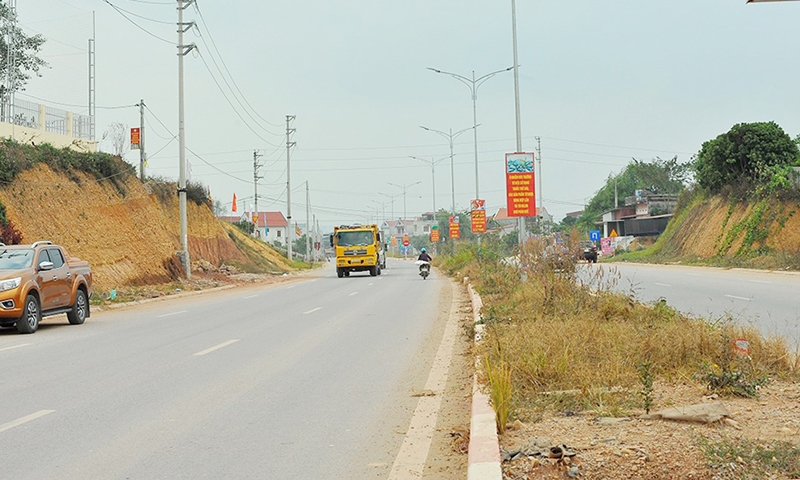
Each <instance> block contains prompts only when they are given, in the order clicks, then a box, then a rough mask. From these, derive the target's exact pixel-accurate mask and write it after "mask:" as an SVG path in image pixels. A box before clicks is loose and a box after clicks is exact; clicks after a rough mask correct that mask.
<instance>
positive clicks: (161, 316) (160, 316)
mask: <svg viewBox="0 0 800 480" xmlns="http://www.w3.org/2000/svg"><path fill="white" fill-rule="evenodd" d="M187 311H188V310H181V311H180V312H172V313H165V314H164V315H159V316H158V317H156V318H164V317H171V316H172V315H179V314H181V313H186V312H187Z"/></svg>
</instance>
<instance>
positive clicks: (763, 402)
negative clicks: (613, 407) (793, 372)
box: [501, 381, 800, 480]
mask: <svg viewBox="0 0 800 480" xmlns="http://www.w3.org/2000/svg"><path fill="white" fill-rule="evenodd" d="M655 387H656V388H655V391H654V394H655V395H654V398H655V406H654V408H653V410H652V411H657V410H660V409H662V408H669V407H678V406H688V405H692V404H697V403H707V402H714V401H720V402H722V404H723V405H724V406H725V408H726V409H727V411H728V413H729V415H730V419H731V420H732V421H726V422H718V423H715V424H710V425H705V424H698V423H686V422H675V421H668V420H644V419H639V418H637V416H638V415H633V416H631V417H628V419H625V420H619V419H617V420H610V421H607V420H598V419H597V418H596V416H595V415H594V414H593V412H590V411H585V412H577V413H575V412H566V413H562V414H545V415H543V416H542V417H541V418H537V419H536V420H535V421H529V422H527V423H523V422H516V423H515V425H514V428H512V429H510V430H508V431H507V432H506V433H505V434H504V435H502V436H501V447H502V449H503V450H505V451H506V452H509V453H514V452H516V451H519V450H521V449H522V450H524V449H525V447H526V446H531V445H541V446H543V447H545V449H547V447H548V446H555V445H565V446H566V450H567V451H568V452H572V453H575V456H574V457H571V458H566V459H565V460H563V461H558V460H554V459H549V458H543V457H539V456H530V457H529V456H527V455H521V456H520V457H519V458H517V459H515V460H511V461H506V462H504V464H503V476H504V479H534V478H535V479H548V478H551V479H554V478H580V479H621V478H627V479H714V480H716V479H725V480H728V479H730V480H733V479H742V478H773V479H789V478H800V477H798V476H791V475H790V474H781V473H777V474H774V475H773V474H763V476H762V474H756V475H755V476H753V474H752V471H753V468H754V465H748V463H749V462H748V460H745V459H743V458H741V457H739V458H737V459H734V461H731V462H724V463H720V464H717V465H711V464H710V462H708V461H707V460H706V459H705V458H704V456H703V452H702V449H701V444H702V442H703V441H704V440H705V441H708V442H710V443H712V444H713V443H718V442H725V441H731V440H736V439H741V438H747V439H750V440H766V441H772V440H780V441H785V442H790V443H791V444H793V445H794V447H795V448H798V447H800V385H798V384H796V383H785V382H780V381H774V382H772V383H770V384H769V385H767V386H766V387H764V388H762V390H761V391H760V395H759V398H757V399H744V398H716V397H709V396H707V392H706V391H705V390H704V389H703V388H702V387H701V386H697V385H686V384H670V385H664V384H662V385H656V386H655ZM652 411H651V412H652ZM639 413H640V414H643V413H644V412H643V411H642V412H639ZM606 422H607V423H606ZM798 474H800V472H797V473H795V475H798Z"/></svg>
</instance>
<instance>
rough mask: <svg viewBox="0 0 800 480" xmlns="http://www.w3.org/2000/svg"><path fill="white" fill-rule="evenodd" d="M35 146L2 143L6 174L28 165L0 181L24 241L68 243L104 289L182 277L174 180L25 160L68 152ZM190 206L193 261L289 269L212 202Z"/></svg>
mask: <svg viewBox="0 0 800 480" xmlns="http://www.w3.org/2000/svg"><path fill="white" fill-rule="evenodd" d="M31 152H32V150H31V147H30V146H26V147H24V148H22V147H20V148H18V147H17V146H15V145H10V144H9V143H6V144H4V145H2V147H0V169H4V170H6V173H7V172H8V169H9V168H11V167H9V164H8V162H9V161H12V160H13V161H17V162H21V164H24V168H20V169H19V171H15V174H14V176H13V179H12V180H10V181H9V180H8V178H9V177H3V179H2V180H0V181H2V183H0V204H2V205H3V206H4V207H5V210H6V218H7V219H8V220H10V221H11V222H12V223H13V224H14V226H15V227H16V228H17V229H18V230H19V231H20V232H21V233H22V235H23V243H31V242H34V241H37V240H50V241H52V242H54V243H57V244H60V245H62V246H64V247H65V248H66V249H67V251H68V252H69V253H70V254H71V255H74V256H77V257H80V258H82V259H84V260H88V261H89V262H90V264H91V266H92V270H93V271H94V275H95V285H96V287H97V288H98V289H100V290H108V289H111V288H116V287H119V286H123V285H142V284H150V283H161V282H167V281H171V280H175V279H177V278H179V277H180V272H181V268H180V264H179V262H178V259H177V256H176V252H177V251H178V250H179V249H180V241H179V232H180V226H179V206H178V197H177V194H175V193H174V192H176V190H177V186H176V185H175V184H168V183H164V182H158V181H154V182H153V183H142V182H141V181H140V180H139V179H138V178H137V177H136V176H135V175H133V174H132V169H131V170H130V171H128V172H127V173H125V172H124V171H123V173H122V174H117V175H115V176H114V177H113V178H103V177H102V175H99V174H98V173H97V172H96V171H95V172H92V173H89V172H87V171H86V170H87V168H82V169H80V168H70V167H69V166H66V167H65V164H66V163H69V162H66V163H65V162H61V163H58V162H55V161H52V159H47V160H41V161H30V160H24V159H22V157H23V156H26V155H27V157H30V156H31V155H47V154H48V152H49V153H53V152H55V153H53V154H54V155H59V154H60V153H59V152H61V151H57V150H54V149H52V148H49V147H45V148H44V149H43V150H42V151H36V152H34V153H31ZM65 155H67V156H68V157H69V158H70V162H72V163H74V164H77V163H78V162H77V161H76V160H75V158H78V159H79V160H80V161H89V160H91V159H89V160H87V159H85V158H83V157H80V156H79V155H77V154H74V153H67V154H65ZM95 155H98V154H95ZM87 158H88V157H87ZM9 159H12V160H9ZM14 159H15V160H14ZM21 159H22V160H21ZM115 161H118V162H122V161H121V160H119V159H116V160H115ZM16 165H17V164H13V166H16ZM125 165H127V164H125ZM98 177H99V178H98ZM165 190H166V193H165ZM187 204H188V205H187V212H188V241H189V255H190V258H191V260H192V262H193V263H194V262H196V261H198V260H205V261H206V262H209V263H211V264H213V265H215V266H220V265H222V264H229V265H234V266H236V267H238V268H239V269H241V270H244V271H250V272H272V273H282V272H286V271H289V270H291V269H292V268H291V267H290V266H289V265H287V263H286V262H285V259H284V258H283V257H281V256H280V255H279V254H278V253H277V252H276V251H275V250H274V249H272V248H271V247H269V246H268V245H266V244H265V243H263V242H260V241H257V240H255V239H252V238H250V237H248V236H247V235H245V234H243V233H241V232H240V231H239V230H238V229H236V228H235V227H233V226H232V225H229V224H223V223H222V222H220V221H218V220H217V219H216V218H215V217H214V215H213V213H212V212H211V210H210V208H209V207H208V206H207V205H205V204H203V205H198V204H197V203H195V202H192V201H189V202H187Z"/></svg>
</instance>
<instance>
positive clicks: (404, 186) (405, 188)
mask: <svg viewBox="0 0 800 480" xmlns="http://www.w3.org/2000/svg"><path fill="white" fill-rule="evenodd" d="M387 183H389V185H394V186H395V187H398V188H401V189H403V221H405V219H406V190H408V188H409V187H413V186H414V185H418V184H420V183H422V182H414V183H404V184H402V185H398V184H396V183H392V182H387Z"/></svg>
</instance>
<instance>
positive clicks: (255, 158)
mask: <svg viewBox="0 0 800 480" xmlns="http://www.w3.org/2000/svg"><path fill="white" fill-rule="evenodd" d="M261 157H263V155H261V154H260V153H258V150H253V199H254V207H253V211H254V212H255V215H254V216H253V217H254V220H253V222H254V223H255V224H256V228H255V232H256V236H257V237H258V236H260V235H261V234H260V233H258V217H259V214H258V180H259V179H260V178H261V177H259V176H258V169H259V167H261V165H259V164H258V159H259V158H261Z"/></svg>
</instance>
